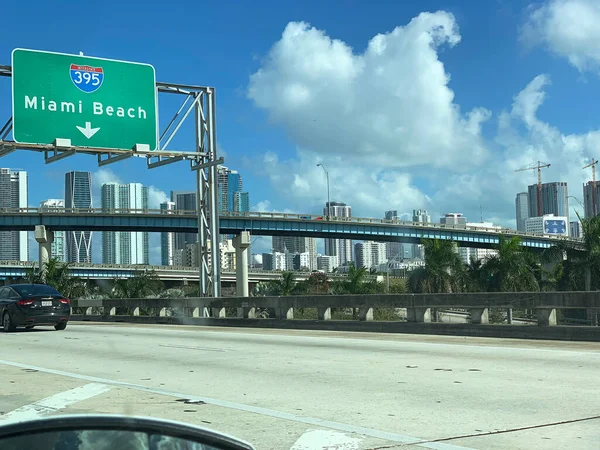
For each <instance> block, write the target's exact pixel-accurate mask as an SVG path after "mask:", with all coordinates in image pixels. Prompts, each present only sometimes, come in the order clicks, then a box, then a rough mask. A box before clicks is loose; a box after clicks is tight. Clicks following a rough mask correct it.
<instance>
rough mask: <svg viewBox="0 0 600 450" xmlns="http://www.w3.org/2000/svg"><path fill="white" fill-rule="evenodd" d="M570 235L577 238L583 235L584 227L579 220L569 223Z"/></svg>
mask: <svg viewBox="0 0 600 450" xmlns="http://www.w3.org/2000/svg"><path fill="white" fill-rule="evenodd" d="M569 236H571V237H572V238H575V239H579V238H582V237H583V229H582V227H581V222H580V221H579V220H575V221H573V222H571V223H569Z"/></svg>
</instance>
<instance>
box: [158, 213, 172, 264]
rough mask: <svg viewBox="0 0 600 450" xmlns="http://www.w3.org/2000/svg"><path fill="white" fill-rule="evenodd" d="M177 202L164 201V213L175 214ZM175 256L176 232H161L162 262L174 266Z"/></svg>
mask: <svg viewBox="0 0 600 450" xmlns="http://www.w3.org/2000/svg"><path fill="white" fill-rule="evenodd" d="M174 209H175V202H163V203H161V204H160V210H161V213H162V214H173V210H174ZM174 257H175V233H170V232H167V233H161V234H160V264H161V265H163V266H172V265H173V264H174Z"/></svg>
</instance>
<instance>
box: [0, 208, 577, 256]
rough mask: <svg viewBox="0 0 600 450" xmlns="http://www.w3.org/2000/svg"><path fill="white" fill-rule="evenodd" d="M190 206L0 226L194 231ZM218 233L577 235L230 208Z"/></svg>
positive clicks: (5, 213)
mask: <svg viewBox="0 0 600 450" xmlns="http://www.w3.org/2000/svg"><path fill="white" fill-rule="evenodd" d="M195 214H196V212H195V211H164V210H131V209H126V210H118V209H116V210H102V209H86V210H80V209H60V210H58V209H39V208H17V209H6V208H5V209H0V230H12V231H17V230H21V231H33V230H34V229H35V227H36V225H45V226H46V227H47V228H48V229H50V230H54V231H62V230H65V231H69V230H71V231H147V232H181V233H195V232H197V231H198V225H197V218H196V215H195ZM219 227H220V231H221V233H222V234H239V233H241V232H242V231H249V232H250V233H251V234H253V235H256V236H306V237H316V238H340V239H356V240H374V241H394V242H404V243H412V244H416V243H419V242H420V240H421V239H422V238H431V239H433V238H436V239H446V240H453V241H455V242H457V244H458V245H461V246H467V247H481V248H489V247H491V246H494V245H496V244H498V242H499V237H500V236H501V235H505V236H519V237H520V238H521V239H522V243H523V245H524V246H526V247H530V248H538V249H544V248H548V247H551V246H552V245H554V244H556V243H557V242H560V241H567V242H572V243H573V244H574V245H575V244H576V243H577V241H576V240H569V239H568V238H564V237H560V236H551V235H539V234H535V233H522V232H518V231H515V230H510V229H500V230H498V229H496V228H491V229H486V228H480V227H473V226H466V225H444V224H439V223H422V222H407V221H399V220H396V221H387V220H381V219H370V218H357V217H349V218H344V217H329V218H327V217H324V216H314V215H309V214H306V215H303V214H284V213H259V212H253V213H230V214H228V215H223V216H221V217H220V219H219Z"/></svg>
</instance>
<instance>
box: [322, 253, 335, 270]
mask: <svg viewBox="0 0 600 450" xmlns="http://www.w3.org/2000/svg"><path fill="white" fill-rule="evenodd" d="M336 267H337V256H325V255H319V256H317V270H322V271H323V272H326V273H331V272H333V269H335V268H336Z"/></svg>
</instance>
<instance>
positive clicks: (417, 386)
mask: <svg viewBox="0 0 600 450" xmlns="http://www.w3.org/2000/svg"><path fill="white" fill-rule="evenodd" d="M0 348H1V354H0V389H1V392H0V425H1V424H3V423H7V422H10V421H15V420H25V419H29V418H37V417H41V416H46V415H53V414H74V413H89V412H96V413H119V414H133V415H141V416H153V417H159V418H166V419H171V420H179V421H183V422H187V423H191V424H196V425H199V426H202V427H205V428H209V429H212V430H216V431H222V432H226V433H228V434H231V435H234V436H237V437H240V438H242V439H244V440H247V441H249V442H251V443H252V444H254V445H255V447H256V448H257V449H285V450H313V449H325V448H326V449H337V450H364V449H382V448H414V449H420V448H429V449H440V450H451V449H532V448H535V449H556V448H577V449H580V450H584V449H598V447H599V445H600V444H599V443H600V389H599V388H598V383H599V380H600V376H599V374H600V344H598V343H581V342H550V341H526V340H508V339H483V338H465V337H447V336H413V335H404V334H402V335H393V334H375V333H345V332H325V331H290V330H264V329H260V330H259V329H231V328H209V327H192V326H190V327H186V326H166V325H139V326H136V325H129V324H76V323H70V324H69V326H68V328H67V330H65V331H61V332H57V331H54V329H52V328H47V329H44V328H40V329H39V330H38V329H34V330H32V331H19V332H16V333H9V334H0Z"/></svg>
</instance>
